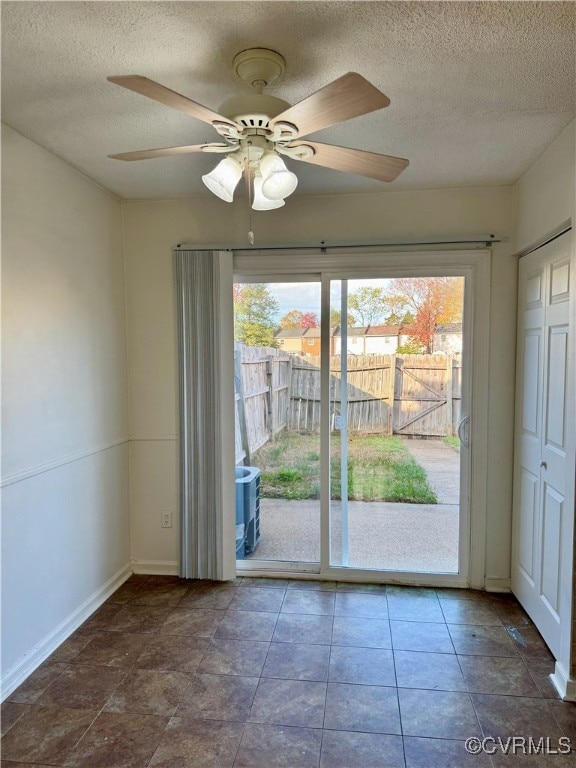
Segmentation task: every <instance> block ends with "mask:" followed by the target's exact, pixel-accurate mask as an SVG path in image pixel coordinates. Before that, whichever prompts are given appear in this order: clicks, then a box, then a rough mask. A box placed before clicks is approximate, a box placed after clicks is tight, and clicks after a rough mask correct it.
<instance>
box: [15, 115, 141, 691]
mask: <svg viewBox="0 0 576 768" xmlns="http://www.w3.org/2000/svg"><path fill="white" fill-rule="evenodd" d="M2 255H3V265H2V267H3V269H2V278H3V280H2V309H3V315H2V321H3V322H2V337H3V348H2V395H3V396H2V486H3V488H2V493H3V499H2V503H3V509H2V631H3V637H2V679H3V683H4V686H5V688H4V694H6V693H7V688H9V687H10V686H12V687H13V685H14V684H15V683H16V682H18V679H19V677H21V676H22V675H23V674H26V672H27V671H29V670H30V669H31V668H33V667H34V665H35V664H37V663H38V661H40V660H41V658H42V656H43V655H45V654H46V653H47V652H48V651H49V650H50V646H51V644H52V645H53V644H54V641H55V637H57V636H58V633H59V632H60V633H65V632H66V631H68V630H69V629H71V628H72V626H73V624H74V622H75V621H77V620H78V619H79V618H80V617H81V615H82V613H83V612H84V613H85V612H86V610H89V609H90V607H91V608H92V609H93V608H94V604H95V602H97V601H98V600H99V599H101V598H102V596H103V595H104V594H105V590H106V587H107V585H108V586H110V585H111V583H113V582H114V580H116V581H117V580H119V579H121V578H124V577H125V575H126V568H127V566H129V562H130V552H129V498H128V445H127V442H126V438H127V435H128V418H127V417H128V414H127V376H126V344H125V338H126V329H125V297H124V269H123V259H122V219H121V208H120V203H119V201H118V200H117V199H116V198H115V197H114V196H113V195H111V194H109V193H107V192H105V191H103V190H102V189H101V188H99V187H98V186H97V185H95V184H94V183H92V182H91V181H89V180H88V179H86V178H85V177H84V176H82V175H81V174H79V173H77V172H76V171H75V170H73V169H72V168H71V167H70V166H69V165H67V164H65V163H63V162H62V161H61V160H59V159H57V158H56V157H54V156H53V155H51V154H50V153H48V152H46V151H45V150H44V149H42V148H40V147H39V146H38V145H36V144H33V143H32V142H30V141H28V140H27V139H25V138H23V137H22V136H20V135H19V134H17V133H15V132H14V131H12V130H11V129H9V128H7V127H3V130H2ZM55 633H56V634H55Z"/></svg>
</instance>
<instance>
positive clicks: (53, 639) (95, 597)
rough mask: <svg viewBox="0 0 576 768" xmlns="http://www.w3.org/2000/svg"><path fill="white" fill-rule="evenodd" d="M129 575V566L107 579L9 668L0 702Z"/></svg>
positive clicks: (0, 686) (0, 684)
mask: <svg viewBox="0 0 576 768" xmlns="http://www.w3.org/2000/svg"><path fill="white" fill-rule="evenodd" d="M131 573H132V568H131V566H130V564H127V565H125V566H124V567H123V568H121V569H120V570H119V571H117V572H116V573H115V574H114V576H112V577H111V578H110V579H108V581H107V582H106V583H105V584H104V585H103V586H102V587H101V588H100V589H98V590H96V592H94V593H93V594H92V595H90V597H89V598H88V599H87V600H85V601H84V602H83V603H82V605H81V606H80V607H79V608H77V609H76V610H75V611H74V612H73V613H71V614H70V616H68V618H66V619H64V621H62V622H60V624H59V625H58V626H57V627H56V629H54V630H53V631H52V632H51V633H50V634H49V635H48V636H47V637H45V638H44V639H43V640H42V641H41V642H40V643H39V644H38V645H36V646H35V647H34V648H33V649H32V650H31V651H29V652H28V653H27V654H25V656H24V657H23V658H22V659H21V660H20V661H19V662H18V663H17V664H16V665H15V666H13V667H12V669H10V670H8V672H7V673H6V674H5V675H4V677H3V678H2V681H1V683H0V689H1V691H2V693H1V696H0V700H1V701H4V699H5V698H6V697H8V696H10V694H11V693H12V692H13V691H15V690H16V688H18V686H19V685H20V684H21V683H23V682H24V680H26V678H27V677H28V676H29V675H31V674H32V672H34V670H35V669H37V668H38V667H39V666H40V664H42V662H44V661H46V659H47V658H48V657H49V656H51V655H52V654H53V653H54V651H55V650H56V649H57V648H58V647H59V646H60V645H61V644H62V643H63V642H64V641H65V640H67V639H68V638H69V637H70V635H71V634H72V633H73V632H75V631H76V630H77V629H78V627H79V626H80V625H81V624H83V623H84V622H85V621H86V619H87V618H88V617H89V616H90V615H91V614H92V613H94V611H95V610H96V609H97V608H99V607H100V606H101V605H102V603H103V602H105V601H106V600H107V599H108V598H109V597H110V595H112V594H113V593H114V592H115V591H116V590H117V589H118V587H119V586H120V585H121V584H123V583H124V582H125V581H126V579H128V578H129V577H130V575H131Z"/></svg>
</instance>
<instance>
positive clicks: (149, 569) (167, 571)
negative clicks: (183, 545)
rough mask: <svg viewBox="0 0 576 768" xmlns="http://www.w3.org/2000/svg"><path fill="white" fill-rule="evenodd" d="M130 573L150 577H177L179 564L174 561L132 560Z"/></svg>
mask: <svg viewBox="0 0 576 768" xmlns="http://www.w3.org/2000/svg"><path fill="white" fill-rule="evenodd" d="M132 571H133V572H134V573H144V574H150V575H151V576H178V574H179V573H180V563H178V561H176V560H138V559H137V558H132Z"/></svg>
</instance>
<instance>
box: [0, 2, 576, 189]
mask: <svg viewBox="0 0 576 768" xmlns="http://www.w3.org/2000/svg"><path fill="white" fill-rule="evenodd" d="M1 12H2V119H3V121H4V122H6V123H7V124H8V125H10V126H11V127H13V128H14V129H16V130H17V131H19V132H20V133H22V134H23V135H24V136H26V137H28V138H30V139H32V140H34V141H36V142H38V143H39V144H41V145H42V146H44V147H46V148H48V149H49V150H51V151H52V152H54V153H55V154H56V155H58V156H60V157H62V158H63V159H64V160H66V161H68V162H69V163H71V164H72V165H73V166H75V167H77V168H79V169H80V170H82V171H83V172H84V173H86V174H87V175H88V176H90V177H91V178H93V179H95V180H96V181H98V182H100V183H101V184H102V185H103V186H105V187H107V188H108V189H110V190H112V191H114V192H115V193H117V194H118V195H120V196H122V197H125V198H164V197H192V196H198V195H208V196H209V195H210V193H209V192H208V191H207V190H206V189H205V187H204V186H203V184H202V183H201V181H200V176H201V174H202V173H206V172H207V171H208V170H209V169H210V168H212V167H213V166H214V165H215V160H216V158H215V157H214V156H207V155H204V154H202V155H188V156H179V157H173V158H167V159H156V160H148V161H142V162H138V163H121V162H119V161H114V160H109V159H107V158H106V155H107V154H109V153H112V152H123V151H129V150H136V149H148V148H151V147H162V146H174V145H178V144H196V143H201V142H204V141H213V140H217V135H216V133H215V132H214V131H213V130H212V129H211V127H210V126H208V125H205V124H204V123H201V122H199V121H197V120H194V119H193V118H190V117H187V116H186V115H183V114H181V113H179V112H177V111H175V110H172V109H168V108H167V107H164V106H162V105H160V104H157V103H155V102H153V101H151V100H149V99H146V98H144V97H142V96H139V95H137V94H133V93H130V92H128V91H126V90H124V89H122V88H119V87H118V86H115V85H112V84H111V83H108V82H107V81H106V77H107V76H108V75H122V74H141V75H146V76H147V77H149V78H152V79H154V80H157V81H159V82H160V83H162V84H163V85H166V86H168V87H170V88H172V89H174V90H176V91H179V92H180V93H183V94H185V95H187V96H189V97H190V98H192V99H194V100H195V101H198V102H200V103H202V104H205V105H206V106H208V107H211V108H214V109H217V108H218V106H219V105H220V104H221V103H222V102H223V101H224V100H225V99H226V98H227V97H229V96H230V95H233V94H236V93H242V92H246V91H247V90H248V89H247V86H245V85H244V84H243V83H241V82H240V81H238V80H237V79H236V78H235V76H234V75H233V73H232V70H231V63H232V59H233V58H234V55H235V54H236V53H237V52H239V51H241V50H244V49H246V48H251V47H264V48H272V49H275V50H277V51H279V52H280V53H281V54H282V55H283V56H284V57H285V59H286V62H287V66H286V71H285V73H284V75H283V77H282V79H281V80H280V81H278V82H277V83H276V84H274V87H272V88H271V89H270V92H271V93H273V94H274V95H277V96H280V97H281V98H283V99H285V100H287V101H289V102H291V103H294V102H296V101H299V100H300V99H302V98H304V97H305V96H307V95H309V94H310V93H312V92H313V91H315V90H317V89H318V88H320V87H322V86H323V85H325V84H326V83H328V82H330V81H331V80H333V79H335V78H337V77H339V76H340V75H342V74H343V73H345V72H348V71H351V70H352V71H357V72H360V73H361V74H362V75H364V76H365V77H366V78H367V79H368V80H370V81H371V82H372V83H374V85H376V86H377V87H378V88H380V89H381V90H382V91H384V93H386V94H387V95H388V96H389V98H390V100H391V105H390V106H389V107H388V108H387V109H384V110H381V111H379V112H376V113H373V114H370V115H366V116H364V117H361V118H356V119H354V120H351V121H348V122H346V123H342V124H340V125H338V126H335V127H332V128H329V129H326V130H324V131H321V132H319V133H318V134H316V135H315V137H314V138H317V139H318V140H320V141H323V142H326V143H332V144H342V145H345V146H350V147H357V148H360V149H367V150H372V151H376V152H384V153H387V154H392V155H399V156H401V157H408V158H409V159H410V161H411V164H410V166H409V168H408V169H407V170H406V171H405V172H404V174H402V176H400V178H399V179H398V180H397V181H396V182H394V183H393V184H391V185H383V184H382V183H380V182H377V181H373V180H370V179H364V178H362V177H360V176H355V175H349V174H343V173H339V172H338V171H332V170H327V169H325V168H320V167H314V166H305V165H304V164H302V163H293V164H292V167H293V168H294V169H295V170H296V172H297V174H298V176H299V179H300V185H299V188H298V193H334V192H347V191H376V190H380V189H382V188H387V189H414V188H430V187H459V186H474V185H492V184H495V185H498V184H509V183H513V182H514V181H515V180H516V179H517V178H518V177H519V176H520V175H521V174H522V173H523V172H524V171H525V170H526V168H527V167H528V166H529V165H530V164H531V163H532V162H533V161H534V160H535V158H536V157H537V156H538V155H539V154H540V153H541V152H542V151H543V149H544V148H545V147H546V146H547V145H548V144H550V142H551V141H552V140H553V139H554V138H555V137H556V136H557V135H558V134H559V133H560V131H561V129H562V128H563V127H564V126H565V125H566V124H567V123H568V122H569V121H570V119H571V118H572V117H573V116H574V114H575V111H576V107H575V104H576V68H575V16H576V4H575V3H573V2H566V3H555V2H543V3H532V2H512V3H508V2H478V3H476V2H440V3H437V2H323V3H321V2H111V3H109V2H78V3H77V2H2V7H1Z"/></svg>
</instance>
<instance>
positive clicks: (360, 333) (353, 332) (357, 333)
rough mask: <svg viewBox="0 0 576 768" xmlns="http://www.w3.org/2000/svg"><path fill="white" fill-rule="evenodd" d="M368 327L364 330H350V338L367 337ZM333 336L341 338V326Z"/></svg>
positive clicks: (335, 330)
mask: <svg viewBox="0 0 576 768" xmlns="http://www.w3.org/2000/svg"><path fill="white" fill-rule="evenodd" d="M368 327H369V326H368ZM368 327H364V328H348V336H365V335H366V331H367V330H368ZM332 335H333V336H341V335H342V334H341V333H340V326H339V325H338V326H337V327H336V328H335V329H334V333H333V334H332Z"/></svg>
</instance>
